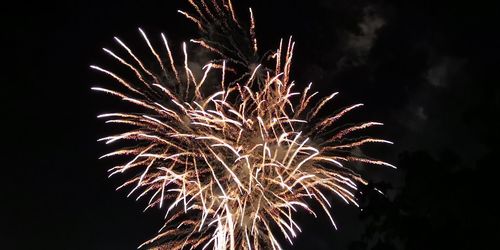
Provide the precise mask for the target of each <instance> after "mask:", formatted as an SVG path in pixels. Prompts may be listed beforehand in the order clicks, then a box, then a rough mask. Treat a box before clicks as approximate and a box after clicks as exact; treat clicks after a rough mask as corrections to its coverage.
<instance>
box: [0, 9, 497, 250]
mask: <svg viewBox="0 0 500 250" xmlns="http://www.w3.org/2000/svg"><path fill="white" fill-rule="evenodd" d="M186 2H187V1H168V0H163V1H135V2H132V1H130V2H127V3H124V2H119V1H116V2H114V3H113V2H111V1H106V2H104V1H67V3H55V2H54V3H49V2H47V1H38V2H37V3H34V4H29V3H23V2H21V1H17V2H15V3H14V4H13V5H12V6H3V7H2V11H1V12H3V13H2V26H3V29H2V32H1V36H2V42H5V41H6V42H7V44H6V45H4V46H2V47H3V50H2V51H3V52H2V55H3V56H2V61H3V63H4V64H6V65H7V67H5V66H3V67H2V71H3V73H2V74H1V76H0V77H1V78H0V79H1V83H2V90H1V91H0V93H2V107H3V110H5V111H6V112H7V113H6V114H5V112H4V115H3V118H2V124H3V127H4V128H3V129H2V130H3V133H4V134H6V137H7V141H5V140H4V141H3V143H2V148H3V150H2V152H3V153H2V162H3V163H2V164H1V165H2V166H1V168H2V170H3V174H1V175H0V176H1V178H2V181H1V186H2V189H1V190H2V210H4V209H6V211H5V210H4V212H2V213H1V214H2V215H1V216H2V219H1V224H2V228H3V229H2V231H3V232H2V233H1V234H0V235H1V236H2V243H0V244H1V246H0V248H1V249H136V247H137V246H138V245H139V244H140V243H142V242H143V241H144V240H147V239H149V237H150V236H152V235H153V234H154V233H155V232H156V230H158V229H159V227H160V226H161V225H162V213H160V212H159V211H156V210H151V211H149V212H146V213H142V210H143V207H144V202H136V201H135V199H132V198H130V199H127V198H126V194H127V192H126V191H120V192H116V191H115V190H114V189H115V187H117V186H118V185H119V184H120V181H121V179H120V178H111V179H108V178H107V174H106V171H107V169H108V168H109V167H110V162H109V161H108V162H106V161H99V160H98V159H97V158H98V157H99V156H100V155H102V154H104V153H106V152H109V150H110V148H107V147H106V146H105V145H103V144H102V143H98V142H97V141H96V140H97V139H98V138H101V137H103V136H105V135H108V134H110V133H111V132H113V128H112V127H110V126H107V125H105V124H104V123H103V122H102V121H100V120H97V119H96V116H97V115H98V114H101V113H105V112H108V111H113V110H115V111H116V110H117V109H113V108H117V107H123V106H117V105H116V103H117V102H116V100H115V99H114V98H110V97H109V96H104V95H102V94H98V93H95V92H92V91H91V90H90V87H92V86H95V85H99V84H100V83H103V81H104V80H103V78H102V77H101V75H99V74H98V73H96V72H94V71H91V70H90V69H89V65H91V64H100V65H105V66H109V68H112V66H113V65H112V64H109V62H110V60H109V57H108V56H106V55H105V54H104V53H103V51H102V50H101V48H102V47H111V48H116V45H115V44H114V43H113V40H112V38H113V36H119V37H120V38H123V40H124V41H126V42H127V44H129V45H130V46H131V47H136V48H140V47H141V46H144V48H146V47H145V46H146V44H144V42H143V40H142V37H141V36H140V33H139V32H138V31H137V28H138V27H141V28H143V29H144V30H145V31H147V33H148V34H149V38H150V39H151V40H155V39H160V37H159V34H160V32H165V34H166V35H167V36H168V37H169V38H170V40H171V41H172V42H171V43H172V44H174V46H177V48H179V46H178V45H180V43H181V42H182V41H188V40H189V39H190V38H191V37H193V36H195V35H196V34H197V33H196V29H195V27H194V25H192V23H190V22H188V21H187V20H185V19H184V18H183V17H182V16H181V15H180V14H178V13H177V9H183V10H191V9H190V8H189V6H188V4H186ZM234 4H235V5H236V6H237V9H238V13H239V15H240V16H241V17H242V19H245V18H246V17H247V15H248V12H247V8H248V6H252V8H253V11H254V13H255V17H256V24H257V36H258V39H259V42H260V47H261V48H263V49H274V48H276V47H277V45H278V43H279V39H280V38H281V37H283V38H288V37H289V36H290V35H292V36H293V38H294V40H295V41H296V43H297V44H296V47H295V57H294V64H293V66H292V78H293V79H295V80H296V82H297V85H298V86H299V87H304V86H306V85H307V84H308V83H309V82H311V81H312V82H313V87H314V88H315V89H316V90H319V91H320V92H321V93H322V94H323V95H327V94H328V93H331V92H335V91H339V92H340V95H339V97H338V99H337V100H336V101H335V102H333V103H332V104H331V106H332V109H331V111H332V112H333V111H335V110H337V109H339V108H341V107H344V106H347V105H349V104H354V103H358V102H362V103H364V104H365V107H363V108H362V109H360V110H358V111H356V112H355V113H356V114H355V115H353V116H352V117H351V118H352V119H353V120H354V121H359V120H361V121H363V120H376V121H381V122H384V124H385V126H383V128H382V129H377V130H374V133H375V134H376V135H378V136H381V137H383V138H386V139H388V140H391V141H393V142H394V143H395V144H394V145H392V146H385V145H381V146H377V147H373V149H372V147H370V148H369V149H368V150H370V152H372V155H377V156H378V157H379V158H382V159H384V160H386V161H388V162H390V163H392V164H394V165H396V166H398V168H399V169H398V170H393V169H389V168H385V167H380V166H366V168H369V169H368V170H366V171H364V173H365V174H367V177H368V178H369V179H370V180H372V182H373V184H372V185H373V186H370V188H371V187H377V188H379V189H381V190H383V191H385V192H386V193H387V196H386V197H384V196H381V195H380V194H378V193H376V192H373V191H370V190H371V189H370V188H367V189H366V191H365V192H364V193H365V196H364V198H361V200H360V201H361V205H362V207H363V211H359V209H357V208H355V207H346V206H345V205H343V204H342V202H341V201H339V200H335V206H334V208H333V212H334V217H335V219H336V220H337V224H338V225H339V230H338V231H335V230H334V229H333V227H332V226H331V225H330V224H329V221H328V219H327V218H326V217H320V218H319V219H314V218H313V217H309V216H308V215H305V214H304V215H299V216H298V218H299V219H298V220H299V222H300V223H301V225H303V226H302V228H303V231H304V233H302V234H301V235H300V236H299V237H298V238H297V239H296V241H295V248H291V247H289V245H288V244H287V243H286V242H283V244H282V245H283V246H285V247H286V248H287V249H338V250H344V249H346V250H364V249H373V250H375V249H416V250H417V249H492V248H494V247H489V246H490V244H494V245H498V239H499V237H500V219H499V218H500V216H499V211H500V207H499V206H498V201H497V199H498V197H499V195H498V192H497V191H498V190H499V189H498V183H499V181H498V176H499V175H498V173H499V172H500V171H498V167H500V165H499V164H498V156H499V155H500V149H499V147H498V145H497V142H498V141H499V139H500V138H499V129H500V126H499V125H500V124H499V122H498V120H500V119H498V116H499V115H500V112H499V111H500V87H499V86H500V74H499V71H500V61H499V58H500V33H499V31H500V26H498V24H499V22H498V18H499V17H500V4H499V3H498V2H496V3H494V1H490V2H486V1H484V2H483V1H473V2H466V1H451V0H444V1H426V0H419V1H405V0H393V1H362V0H319V1H286V0H279V1H277V0H273V1H264V0H261V1H251V0H245V1H238V0H234ZM115 65H116V64H115ZM5 170H6V171H7V172H5ZM320 214H321V213H320Z"/></svg>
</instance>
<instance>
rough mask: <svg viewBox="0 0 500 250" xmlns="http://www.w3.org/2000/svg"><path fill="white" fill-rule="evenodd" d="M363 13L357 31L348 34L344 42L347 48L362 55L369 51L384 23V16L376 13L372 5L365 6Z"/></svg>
mask: <svg viewBox="0 0 500 250" xmlns="http://www.w3.org/2000/svg"><path fill="white" fill-rule="evenodd" d="M363 13H364V15H363V20H361V22H360V23H359V24H358V26H359V33H357V34H355V33H350V34H348V39H347V42H346V46H347V48H348V49H350V50H354V51H356V52H357V53H358V54H362V55H364V54H367V53H368V52H370V50H371V49H372V47H373V43H374V42H375V40H376V39H377V31H378V30H379V29H380V28H382V27H384V25H385V20H384V18H382V17H381V16H380V15H379V14H378V12H377V11H376V9H375V8H374V7H372V6H368V7H365V8H364V9H363Z"/></svg>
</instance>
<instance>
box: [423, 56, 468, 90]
mask: <svg viewBox="0 0 500 250" xmlns="http://www.w3.org/2000/svg"><path fill="white" fill-rule="evenodd" d="M464 63H465V59H460V58H453V57H447V56H445V57H442V58H440V59H439V60H437V61H436V62H435V63H434V64H433V65H431V67H430V68H429V70H428V71H427V73H426V79H427V81H428V82H429V83H430V84H431V85H432V86H435V87H446V86H448V84H449V82H450V79H451V78H452V77H454V76H455V75H456V74H457V73H459V71H460V69H461V68H462V66H463V65H464Z"/></svg>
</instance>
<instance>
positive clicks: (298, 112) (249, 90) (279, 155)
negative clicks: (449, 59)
mask: <svg viewBox="0 0 500 250" xmlns="http://www.w3.org/2000/svg"><path fill="white" fill-rule="evenodd" d="M189 2H190V3H191V5H192V6H193V7H194V10H195V12H196V14H195V15H191V14H188V13H186V12H181V13H182V14H184V15H185V16H186V17H187V18H188V19H190V20H191V21H193V22H194V23H195V24H196V25H197V26H198V28H199V30H200V31H201V34H202V38H199V39H193V40H191V42H192V43H194V44H197V45H201V47H202V48H204V49H206V50H207V52H209V53H210V54H211V55H212V56H213V57H212V60H211V61H210V62H208V63H207V64H206V65H205V66H204V67H202V69H201V70H199V69H192V68H191V67H190V66H189V65H190V59H189V54H188V50H187V47H188V46H187V44H185V43H184V44H183V45H182V53H183V57H182V58H178V59H177V58H176V59H174V58H175V57H174V56H173V54H175V53H173V52H172V50H171V48H170V46H169V43H168V41H167V39H166V37H165V36H164V35H163V34H161V42H162V43H163V46H162V48H160V49H157V48H155V47H153V45H152V44H151V42H150V40H149V39H148V37H147V35H146V33H145V32H143V31H142V30H141V29H139V31H140V33H141V35H142V37H143V39H144V40H145V43H146V44H147V46H148V48H149V50H150V52H151V55H152V57H153V58H155V60H156V64H157V66H155V67H151V66H149V65H150V63H147V64H146V63H143V62H142V61H141V60H140V59H139V56H137V55H136V54H134V52H133V51H132V50H131V49H130V48H128V47H127V46H126V45H125V43H124V42H122V41H121V40H120V39H119V38H116V37H115V40H116V42H117V43H118V45H119V46H120V47H121V48H120V49H121V51H122V52H121V54H123V55H119V53H115V52H113V51H111V50H109V49H104V51H105V52H106V53H107V54H109V55H110V56H111V57H113V58H115V59H116V60H117V62H119V63H120V64H121V65H122V66H124V67H126V68H128V71H129V72H130V73H131V74H133V76H134V77H133V79H131V80H128V79H125V77H122V76H120V75H118V74H116V73H113V72H111V71H109V70H107V69H104V68H102V67H99V66H91V68H93V69H95V70H97V71H100V72H102V73H104V74H105V75H107V76H108V77H110V78H112V79H114V80H116V81H117V82H118V83H119V84H120V85H121V90H112V89H107V88H101V87H94V88H92V89H93V90H96V91H101V92H105V93H108V94H111V95H113V96H116V97H118V98H121V99H122V100H123V101H125V102H128V103H131V104H134V105H135V106H136V107H137V111H136V112H133V113H132V112H127V113H109V114H102V115H99V116H98V117H99V118H103V119H106V123H112V124H125V125H126V126H127V127H128V128H129V130H127V131H126V132H122V133H120V134H117V135H113V136H108V137H105V138H102V139H100V141H105V142H106V143H107V144H109V143H113V142H119V141H130V142H131V143H128V144H127V143H124V145H128V146H126V147H122V148H120V149H118V150H115V151H113V152H111V153H109V154H106V155H104V156H102V157H101V158H105V157H110V156H122V157H124V158H126V159H128V160H127V162H125V163H124V164H122V165H118V166H115V167H113V168H111V169H110V170H109V173H110V176H113V175H116V174H124V175H126V176H128V177H129V179H128V180H127V181H126V182H125V183H124V184H123V185H122V186H120V187H119V189H120V188H124V187H128V188H129V190H130V193H129V195H131V194H137V199H139V198H141V197H147V198H148V206H147V208H146V209H148V208H152V207H159V208H161V209H164V211H165V212H166V215H165V224H164V226H163V228H162V229H160V231H159V233H158V234H157V235H156V236H155V237H154V238H152V239H150V240H148V241H146V242H145V243H144V244H142V245H141V247H142V246H145V247H150V248H158V249H192V248H198V247H200V248H201V247H203V248H213V249H218V250H225V249H231V250H233V249H281V247H280V243H279V242H280V240H281V239H282V238H283V239H286V240H287V241H289V242H290V244H293V238H294V237H296V236H297V234H298V233H299V232H300V231H301V229H300V227H299V225H298V224H297V223H296V222H295V221H294V215H295V214H296V212H297V211H299V210H302V211H306V212H308V213H310V214H312V215H313V216H316V215H317V214H316V211H313V209H312V208H311V206H310V204H311V203H313V202H316V203H317V204H319V206H320V207H321V208H323V211H324V213H325V214H326V216H328V218H329V219H330V221H331V223H332V225H333V226H335V222H334V220H333V217H332V215H331V212H330V207H331V204H330V202H329V200H328V199H327V198H326V195H325V193H333V194H336V195H337V196H338V197H340V198H341V199H343V200H344V201H345V202H346V203H349V204H354V205H357V203H356V199H355V192H356V190H357V185H360V184H361V185H363V184H366V183H367V182H366V181H365V180H364V179H363V178H362V177H361V176H360V175H358V174H357V173H355V172H354V171H353V170H352V169H351V168H350V167H349V165H350V163H352V162H360V163H369V164H376V165H385V166H390V167H393V166H392V165H390V164H388V163H385V162H383V161H379V160H376V159H372V158H369V157H366V156H359V155H353V154H351V151H352V149H354V148H357V147H360V146H362V145H363V144H367V143H391V142H389V141H386V140H381V139H377V138H371V137H353V138H351V137H349V136H351V135H352V134H354V133H355V132H357V131H359V130H363V129H365V128H367V127H371V126H378V125H382V124H381V123H378V122H366V123H361V124H356V125H352V126H345V127H343V128H340V129H339V127H341V126H339V124H338V121H339V120H340V119H341V118H342V117H343V116H344V115H345V114H346V113H348V112H350V111H351V110H353V109H355V108H358V107H360V106H362V104H357V105H352V106H349V107H347V108H344V109H341V110H340V111H339V112H337V113H335V114H333V115H332V116H327V117H321V116H320V114H321V109H322V108H323V107H325V106H326V105H328V103H329V102H330V101H331V100H332V99H333V98H334V96H335V95H336V94H337V93H333V94H331V95H329V96H327V97H324V98H321V99H319V100H317V98H315V96H316V95H317V92H314V93H312V90H311V85H309V86H308V87H307V88H305V89H304V90H302V91H300V92H296V91H294V84H293V82H290V69H291V63H292V57H293V47H294V43H293V42H292V40H291V39H290V40H288V42H287V43H286V44H285V45H284V44H283V42H280V44H279V47H278V49H277V50H274V51H272V52H271V53H268V54H267V55H266V56H264V57H260V56H259V54H258V46H257V39H256V37H255V23H254V19H253V14H252V12H251V9H250V24H249V26H250V27H249V28H248V29H244V28H243V25H242V24H240V22H239V21H238V20H237V17H236V15H235V13H234V10H233V7H232V3H231V1H229V0H227V1H222V2H218V1H215V0H213V1H211V2H210V5H208V4H207V3H206V2H205V1H204V0H200V1H199V2H195V1H193V0H190V1H189ZM232 34H234V35H232ZM125 58H127V59H125ZM149 67H151V68H149ZM153 68H155V69H153ZM215 82H217V84H214V83H215ZM208 85H210V86H208ZM334 128H337V129H334ZM335 227H336V226H335Z"/></svg>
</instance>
